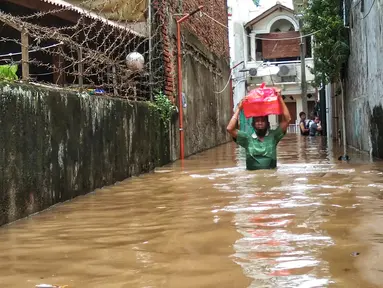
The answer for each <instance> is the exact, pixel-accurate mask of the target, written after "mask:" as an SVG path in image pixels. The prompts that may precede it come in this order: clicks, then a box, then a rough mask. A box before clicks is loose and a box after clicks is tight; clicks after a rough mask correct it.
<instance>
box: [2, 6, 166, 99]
mask: <svg viewBox="0 0 383 288" xmlns="http://www.w3.org/2000/svg"><path fill="white" fill-rule="evenodd" d="M162 1H164V0H157V1H155V2H154V3H150V2H148V0H131V1H121V0H110V1H98V0H88V1H79V0H72V1H71V3H69V2H66V1H62V0H38V1H37V0H36V1H31V0H12V1H2V7H1V10H0V80H2V79H3V80H4V79H6V80H10V79H11V80H17V79H19V80H23V81H29V82H37V83H44V84H48V85H51V86H54V87H64V88H66V89H73V90H77V91H83V92H88V93H90V94H93V93H94V94H102V95H108V96H114V97H123V98H126V99H130V100H138V101H140V100H149V99H150V98H151V97H152V92H153V91H156V90H161V91H162V90H163V83H164V67H163V53H162V51H163V37H162V29H163V27H164V25H165V23H164V19H163V15H160V13H159V12H160V11H161V8H162V5H163V4H162ZM125 2H126V3H125ZM119 3H120V4H119ZM123 3H125V4H123ZM106 17H108V18H106Z"/></svg>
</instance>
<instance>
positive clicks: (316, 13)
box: [303, 0, 349, 87]
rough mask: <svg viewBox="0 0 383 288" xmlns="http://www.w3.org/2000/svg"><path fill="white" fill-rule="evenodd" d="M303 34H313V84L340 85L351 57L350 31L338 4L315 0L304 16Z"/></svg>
mask: <svg viewBox="0 0 383 288" xmlns="http://www.w3.org/2000/svg"><path fill="white" fill-rule="evenodd" d="M303 31H304V33H305V34H308V33H312V32H316V33H315V35H314V42H313V51H314V67H313V68H311V72H312V73H313V74H314V76H315V79H314V83H313V85H314V86H316V87H319V86H320V85H321V84H328V83H337V82H339V81H341V80H342V79H341V78H342V77H341V72H342V69H343V67H344V65H345V64H346V63H347V60H348V56H349V44H348V38H347V31H346V29H345V28H344V23H343V19H342V17H341V16H340V5H339V1H334V0H312V1H308V6H307V7H306V9H305V10H304V13H303Z"/></svg>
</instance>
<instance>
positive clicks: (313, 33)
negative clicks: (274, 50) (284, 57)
mask: <svg viewBox="0 0 383 288" xmlns="http://www.w3.org/2000/svg"><path fill="white" fill-rule="evenodd" d="M322 30H323V29H320V30H317V31H315V32H312V33H309V34H305V35H302V36H298V37H291V38H280V39H270V38H262V37H256V36H255V37H254V39H258V40H263V41H265V40H266V41H286V40H296V39H301V38H305V37H311V36H313V35H315V34H317V33H318V32H320V31H322ZM247 37H251V36H250V35H247Z"/></svg>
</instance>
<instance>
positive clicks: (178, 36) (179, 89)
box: [177, 5, 203, 160]
mask: <svg viewBox="0 0 383 288" xmlns="http://www.w3.org/2000/svg"><path fill="white" fill-rule="evenodd" d="M202 8H203V6H202V5H201V6H198V8H197V9H196V10H194V11H193V12H191V13H188V14H186V15H185V16H183V17H182V18H180V19H178V20H177V59H178V61H177V69H178V107H179V108H178V117H179V130H180V159H181V160H183V159H184V149H185V148H184V127H183V126H184V125H183V105H182V55H181V23H182V22H184V21H185V20H187V19H189V17H190V16H193V15H194V14H196V13H198V12H199V11H201V9H202Z"/></svg>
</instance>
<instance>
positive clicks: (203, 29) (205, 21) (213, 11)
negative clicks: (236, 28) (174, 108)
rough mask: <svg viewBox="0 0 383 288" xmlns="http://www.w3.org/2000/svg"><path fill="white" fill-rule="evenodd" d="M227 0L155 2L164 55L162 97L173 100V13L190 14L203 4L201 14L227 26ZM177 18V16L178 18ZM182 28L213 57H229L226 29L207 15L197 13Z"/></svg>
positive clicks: (174, 78)
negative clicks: (163, 94) (163, 91)
mask: <svg viewBox="0 0 383 288" xmlns="http://www.w3.org/2000/svg"><path fill="white" fill-rule="evenodd" d="M226 1H227V0H168V1H165V0H162V1H161V0H157V1H156V3H158V4H157V6H156V5H155V7H157V9H158V11H159V18H160V22H161V23H163V25H162V27H161V29H162V30H161V33H162V39H163V50H164V51H163V54H164V74H165V75H164V76H165V84H164V86H165V88H164V89H165V94H166V95H167V96H168V97H169V98H170V99H171V100H172V101H175V98H174V96H175V94H176V63H177V51H176V44H175V39H174V35H172V34H171V33H172V31H171V27H172V24H173V21H174V20H175V19H178V18H176V17H174V16H173V15H174V14H178V13H189V12H192V11H194V10H195V9H196V8H198V6H200V5H204V8H203V10H202V11H203V12H204V13H206V14H208V15H209V16H211V17H212V18H214V19H215V20H216V21H218V22H220V23H222V24H223V25H224V26H228V16H227V2H226ZM177 17H180V16H177ZM182 28H184V29H187V30H188V31H190V32H191V33H193V34H194V35H195V36H197V38H198V40H199V41H201V43H202V44H203V45H204V46H205V48H207V50H209V51H210V52H212V53H213V54H215V55H217V56H218V57H224V58H227V59H228V58H229V39H228V29H227V28H226V27H223V26H222V25H220V24H218V23H216V22H214V21H213V20H212V19H210V18H209V17H207V16H206V15H202V17H201V14H200V13H197V14H195V15H193V16H192V17H191V18H189V19H188V20H186V21H185V22H183V23H182Z"/></svg>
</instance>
